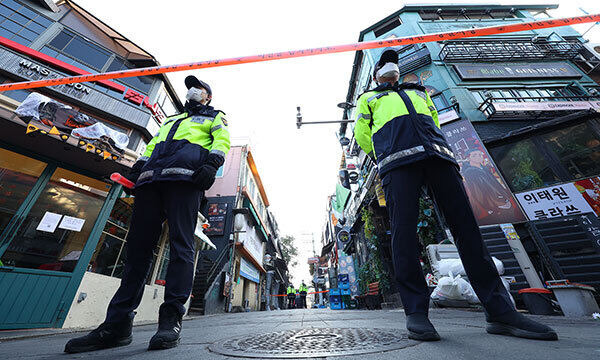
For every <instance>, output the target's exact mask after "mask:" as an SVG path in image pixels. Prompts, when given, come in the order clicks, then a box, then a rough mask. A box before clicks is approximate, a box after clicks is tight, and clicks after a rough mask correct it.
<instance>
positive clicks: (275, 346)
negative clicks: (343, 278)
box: [209, 328, 417, 359]
mask: <svg viewBox="0 0 600 360" xmlns="http://www.w3.org/2000/svg"><path fill="white" fill-rule="evenodd" d="M415 344H417V342H415V341H412V340H408V338H407V336H406V335H405V334H402V333H400V330H395V329H343V328H342V329H340V328H333V329H331V328H325V329H321V328H310V329H300V330H288V331H280V332H274V333H267V334H255V335H250V336H248V335H247V336H242V337H236V338H233V339H228V340H222V341H219V342H216V343H214V344H212V345H210V346H209V349H210V350H211V351H213V352H216V353H219V354H223V355H229V356H238V357H247V358H264V359H289V358H313V357H323V356H341V355H357V354H368V353H375V352H380V351H390V350H397V349H402V348H405V347H408V346H412V345H415Z"/></svg>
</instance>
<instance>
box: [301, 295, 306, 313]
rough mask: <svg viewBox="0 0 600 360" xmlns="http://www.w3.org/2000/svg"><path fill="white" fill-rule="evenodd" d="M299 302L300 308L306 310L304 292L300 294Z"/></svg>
mask: <svg viewBox="0 0 600 360" xmlns="http://www.w3.org/2000/svg"><path fill="white" fill-rule="evenodd" d="M300 302H302V306H301V307H302V308H304V309H306V291H302V292H300Z"/></svg>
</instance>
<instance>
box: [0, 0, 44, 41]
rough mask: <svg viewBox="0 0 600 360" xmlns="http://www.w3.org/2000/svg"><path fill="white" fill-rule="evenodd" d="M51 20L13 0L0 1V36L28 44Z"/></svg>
mask: <svg viewBox="0 0 600 360" xmlns="http://www.w3.org/2000/svg"><path fill="white" fill-rule="evenodd" d="M50 24H52V20H50V19H48V18H46V17H45V16H43V15H41V14H39V13H37V12H35V11H33V10H32V9H30V8H28V7H27V6H25V5H23V4H21V3H20V2H18V1H14V0H2V1H0V36H2V37H5V38H7V39H9V40H12V41H15V42H18V43H19V44H21V45H25V46H29V45H30V44H31V43H32V42H33V40H35V39H36V38H37V37H38V36H40V34H41V33H43V32H44V31H45V30H46V29H47V28H48V26H50Z"/></svg>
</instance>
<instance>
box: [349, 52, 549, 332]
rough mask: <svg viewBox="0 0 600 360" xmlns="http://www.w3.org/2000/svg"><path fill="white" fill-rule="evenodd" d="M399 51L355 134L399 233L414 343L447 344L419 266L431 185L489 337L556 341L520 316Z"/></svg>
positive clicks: (395, 246) (364, 105) (397, 257)
mask: <svg viewBox="0 0 600 360" xmlns="http://www.w3.org/2000/svg"><path fill="white" fill-rule="evenodd" d="M398 79H399V69H398V54H397V53H396V51H394V50H387V51H384V52H383V54H382V55H381V58H380V59H379V61H378V63H377V64H376V66H375V70H374V73H373V80H375V82H376V83H377V84H378V86H377V87H376V88H375V89H373V90H372V91H368V92H366V93H364V94H362V95H361V96H360V98H359V99H358V103H357V113H356V124H355V128H354V136H355V139H356V142H357V143H358V144H359V145H360V147H361V148H362V149H363V150H364V151H365V152H366V153H367V154H370V155H371V156H373V157H374V158H375V159H376V161H377V167H378V170H379V175H380V177H381V179H382V185H383V189H384V192H385V198H386V204H387V209H388V212H389V215H390V222H391V228H392V253H393V262H394V270H395V275H396V280H397V283H398V287H399V290H400V296H401V298H402V304H403V305H404V312H405V314H406V317H407V322H406V326H407V329H408V332H409V335H408V336H409V338H411V339H415V340H424V341H432V340H439V339H440V336H439V335H438V333H437V331H436V330H435V328H434V327H433V325H432V324H431V322H430V321H429V318H428V310H429V292H428V289H427V284H426V282H425V279H424V277H423V272H422V270H421V266H420V263H419V250H418V240H417V233H416V230H417V218H418V210H419V197H420V194H421V188H422V186H427V187H428V189H429V193H430V195H432V196H433V197H434V198H435V200H436V204H437V206H439V207H440V210H441V211H442V213H443V214H444V217H445V219H446V221H447V223H448V225H449V227H450V230H451V231H452V235H453V236H454V238H455V239H456V246H457V248H458V251H459V254H460V257H461V260H462V263H463V265H464V267H465V271H466V273H467V276H468V278H469V281H470V282H471V285H473V288H474V290H475V292H476V293H477V296H478V297H479V300H480V301H481V303H482V304H483V306H484V308H485V310H486V320H487V323H488V324H487V332H488V333H492V334H503V335H513V336H519V337H525V338H531V339H543V340H556V339H558V337H557V335H556V333H555V332H554V330H552V329H551V328H549V327H548V326H545V325H542V324H540V323H537V322H535V321H533V320H530V319H528V318H526V317H525V316H523V315H522V314H520V313H518V312H517V311H516V310H515V309H514V307H513V305H512V302H511V300H510V297H509V294H508V292H507V291H506V289H505V288H504V286H503V285H502V282H501V280H500V277H499V275H498V272H497V270H496V267H495V266H494V263H493V262H492V259H491V257H490V255H489V253H488V250H487V248H486V247H485V245H484V244H483V240H482V238H481V234H480V232H479V227H478V226H477V222H476V221H475V216H474V215H473V211H472V210H471V206H470V204H469V199H468V198H467V194H466V192H465V189H464V186H463V182H462V178H461V175H460V173H459V168H458V164H457V162H456V159H455V158H454V154H453V153H452V150H451V149H450V146H449V145H448V143H447V142H446V140H445V138H444V136H443V134H442V132H441V130H440V125H439V122H438V114H437V110H436V108H435V106H434V105H433V102H432V100H431V98H430V97H429V94H427V91H426V90H425V88H424V87H423V86H421V85H418V84H409V83H398Z"/></svg>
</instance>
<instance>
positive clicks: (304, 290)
mask: <svg viewBox="0 0 600 360" xmlns="http://www.w3.org/2000/svg"><path fill="white" fill-rule="evenodd" d="M307 293H308V288H307V287H306V284H305V283H304V281H303V282H302V284H300V302H301V303H302V306H301V307H302V308H304V309H306V294H307Z"/></svg>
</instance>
